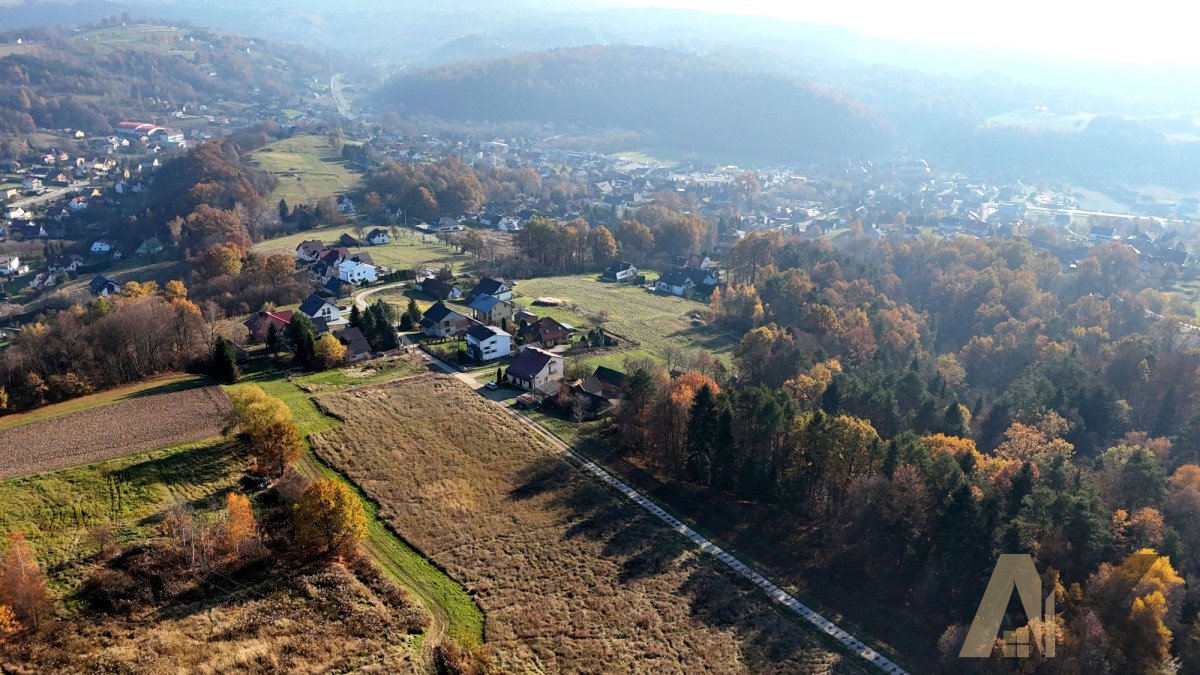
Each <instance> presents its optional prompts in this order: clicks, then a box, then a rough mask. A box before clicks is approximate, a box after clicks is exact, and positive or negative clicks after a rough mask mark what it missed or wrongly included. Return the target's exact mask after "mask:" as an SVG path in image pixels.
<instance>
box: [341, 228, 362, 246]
mask: <svg viewBox="0 0 1200 675" xmlns="http://www.w3.org/2000/svg"><path fill="white" fill-rule="evenodd" d="M338 245H339V246H345V247H346V248H358V247H360V246H362V242H361V241H359V240H357V239H355V238H354V237H352V236H350V234H349V233H346V232H343V233H342V236H340V237H338Z"/></svg>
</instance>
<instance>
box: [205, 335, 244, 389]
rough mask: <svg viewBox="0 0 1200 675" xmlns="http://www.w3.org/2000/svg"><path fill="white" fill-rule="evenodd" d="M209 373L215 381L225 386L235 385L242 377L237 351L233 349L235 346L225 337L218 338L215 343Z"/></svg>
mask: <svg viewBox="0 0 1200 675" xmlns="http://www.w3.org/2000/svg"><path fill="white" fill-rule="evenodd" d="M209 373H210V374H211V375H212V376H213V379H215V380H217V381H218V382H221V383H224V384H233V383H234V382H237V381H238V378H239V377H241V371H239V370H238V364H237V350H235V349H234V348H233V344H232V343H230V342H229V340H226V339H225V338H223V337H218V338H217V341H216V342H214V343H213V351H212V360H211V361H210V364H209Z"/></svg>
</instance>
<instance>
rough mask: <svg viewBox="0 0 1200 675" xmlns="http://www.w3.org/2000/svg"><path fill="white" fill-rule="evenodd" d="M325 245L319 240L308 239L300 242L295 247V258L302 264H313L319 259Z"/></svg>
mask: <svg viewBox="0 0 1200 675" xmlns="http://www.w3.org/2000/svg"><path fill="white" fill-rule="evenodd" d="M324 250H325V244H324V243H323V242H322V241H321V240H320V239H310V240H308V241H302V242H300V245H299V246H297V247H296V258H297V259H299V260H303V261H304V262H314V261H316V260H318V259H319V258H320V257H321V252H322V251H324Z"/></svg>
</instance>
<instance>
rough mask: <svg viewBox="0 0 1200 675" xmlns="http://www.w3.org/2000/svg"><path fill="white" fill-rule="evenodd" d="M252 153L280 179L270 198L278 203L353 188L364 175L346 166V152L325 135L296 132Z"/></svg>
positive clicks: (307, 199) (298, 201)
mask: <svg viewBox="0 0 1200 675" xmlns="http://www.w3.org/2000/svg"><path fill="white" fill-rule="evenodd" d="M251 157H253V158H254V160H255V161H257V162H258V165H259V166H261V167H262V168H263V169H265V170H266V171H269V172H271V173H273V174H275V176H276V177H277V178H278V179H279V186H278V187H277V188H275V191H274V192H272V193H271V196H270V197H268V198H267V199H266V203H267V204H275V203H277V202H278V201H279V200H280V199H286V200H287V203H288V204H290V205H292V206H296V205H297V204H308V203H311V202H314V201H317V200H320V199H324V198H325V197H334V196H337V195H339V194H342V193H344V192H353V191H354V190H357V189H358V187H359V182H360V180H361V176H359V174H357V173H355V172H353V171H351V170H349V169H347V168H346V162H345V160H343V159H342V156H341V155H340V154H339V153H338V152H336V151H335V150H334V149H333V145H331V144H330V142H329V140H328V139H327V138H325V137H324V136H294V137H292V138H286V139H284V140H282V141H276V142H274V143H271V144H270V145H267V146H265V147H262V148H259V149H258V150H255V151H254V152H253V153H252V154H251Z"/></svg>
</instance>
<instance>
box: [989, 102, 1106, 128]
mask: <svg viewBox="0 0 1200 675" xmlns="http://www.w3.org/2000/svg"><path fill="white" fill-rule="evenodd" d="M1095 116H1096V115H1095V114H1094V113H1075V114H1071V115H1060V114H1058V113H1052V112H1037V111H1036V110H1034V109H1033V108H1022V109H1020V110H1013V111H1011V112H1006V113H1001V114H999V115H992V116H991V117H989V118H987V119H986V120H984V121H983V126H985V127H1020V128H1024V129H1032V130H1034V131H1057V132H1059V133H1078V132H1080V131H1083V130H1084V129H1086V128H1087V125H1088V123H1089V122H1091V121H1092V118H1094V117H1095Z"/></svg>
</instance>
